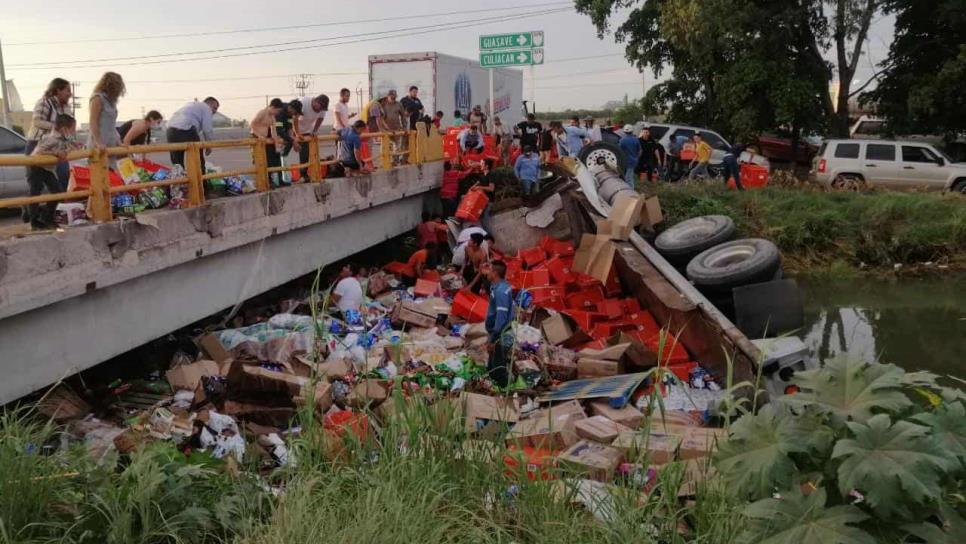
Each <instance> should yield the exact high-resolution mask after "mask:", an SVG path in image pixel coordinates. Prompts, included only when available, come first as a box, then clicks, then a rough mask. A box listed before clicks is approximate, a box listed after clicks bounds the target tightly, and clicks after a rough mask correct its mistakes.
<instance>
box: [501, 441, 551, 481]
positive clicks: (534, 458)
mask: <svg viewBox="0 0 966 544" xmlns="http://www.w3.org/2000/svg"><path fill="white" fill-rule="evenodd" d="M556 457H557V452H556V451H554V450H550V449H545V448H534V447H531V446H522V447H517V446H510V447H508V448H507V453H506V454H505V455H504V456H503V464H504V466H506V470H505V471H504V474H505V475H506V476H510V477H513V476H514V475H516V474H518V471H519V470H520V468H521V467H522V468H523V471H524V473H525V474H526V476H527V479H528V480H551V479H553V477H554V476H553V468H554V467H556V466H557V459H556Z"/></svg>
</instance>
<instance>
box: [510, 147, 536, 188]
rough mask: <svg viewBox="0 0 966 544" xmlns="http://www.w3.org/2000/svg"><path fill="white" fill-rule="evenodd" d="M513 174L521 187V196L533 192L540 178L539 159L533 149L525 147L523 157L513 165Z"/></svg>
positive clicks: (518, 158)
mask: <svg viewBox="0 0 966 544" xmlns="http://www.w3.org/2000/svg"><path fill="white" fill-rule="evenodd" d="M513 173H514V174H516V176H517V179H519V180H520V184H521V185H522V186H523V194H525V195H529V194H530V193H531V192H533V190H534V188H535V186H536V184H537V179H538V178H539V177H540V157H539V156H538V155H537V153H536V152H535V151H534V150H533V147H531V146H527V147H525V148H524V149H523V155H520V156H519V157H517V162H516V163H514V164H513Z"/></svg>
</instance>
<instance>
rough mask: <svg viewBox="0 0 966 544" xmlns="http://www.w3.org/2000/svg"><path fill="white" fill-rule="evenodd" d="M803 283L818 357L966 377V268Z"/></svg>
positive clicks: (810, 342) (807, 332) (808, 335)
mask: <svg viewBox="0 0 966 544" xmlns="http://www.w3.org/2000/svg"><path fill="white" fill-rule="evenodd" d="M799 284H800V285H801V287H802V290H803V291H804V293H805V327H804V329H803V332H802V340H803V341H804V342H805V344H806V345H807V346H808V347H809V348H810V350H811V352H812V353H813V354H814V355H815V357H816V358H818V359H819V360H820V361H822V360H826V359H828V358H830V357H834V356H835V355H838V354H843V353H845V354H849V355H851V356H855V357H861V358H863V359H865V360H878V361H881V362H885V363H894V364H896V365H899V366H901V367H903V368H905V369H906V370H910V371H914V370H929V371H932V372H935V373H937V374H949V375H953V376H957V377H960V378H963V377H966V275H960V276H956V277H952V278H927V279H903V280H891V281H887V280H876V281H870V280H867V279H862V280H850V281H838V282H835V283H834V284H829V283H826V282H816V281H807V280H799Z"/></svg>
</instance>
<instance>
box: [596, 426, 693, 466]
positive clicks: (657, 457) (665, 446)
mask: <svg viewBox="0 0 966 544" xmlns="http://www.w3.org/2000/svg"><path fill="white" fill-rule="evenodd" d="M681 438H682V437H681V436H680V435H674V434H665V433H660V432H655V431H651V433H650V434H647V435H644V434H641V433H639V432H636V431H635V432H629V433H621V434H619V435H617V438H615V439H614V441H613V442H612V443H611V445H612V446H613V447H615V448H618V449H620V450H622V451H623V452H624V453H625V454H626V455H627V456H628V458H631V459H636V458H638V457H640V456H642V455H645V454H646V455H647V457H648V461H649V462H650V463H651V464H652V465H663V464H666V463H670V462H671V461H674V458H675V456H676V455H677V451H678V447H679V446H680V445H681Z"/></svg>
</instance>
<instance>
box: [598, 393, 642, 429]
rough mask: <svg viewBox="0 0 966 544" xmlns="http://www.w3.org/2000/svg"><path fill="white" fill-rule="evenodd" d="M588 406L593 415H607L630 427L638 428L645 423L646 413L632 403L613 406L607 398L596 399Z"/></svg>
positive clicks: (612, 419) (608, 417) (610, 418)
mask: <svg viewBox="0 0 966 544" xmlns="http://www.w3.org/2000/svg"><path fill="white" fill-rule="evenodd" d="M588 407H589V408H590V414H591V415H593V416H603V417H606V418H607V419H609V420H611V421H614V422H617V423H620V424H621V425H624V426H625V427H628V428H630V429H637V428H639V427H640V426H641V425H643V424H644V414H643V413H641V411H640V410H638V409H637V408H634V407H633V406H631V405H630V404H628V405H626V406H624V407H623V408H613V407H611V405H610V404H608V402H607V401H606V400H595V401H591V402H590V403H589V404H588Z"/></svg>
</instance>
